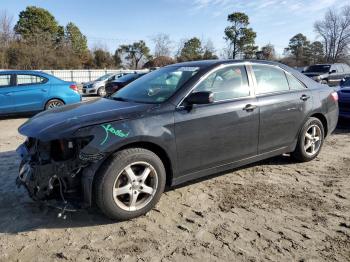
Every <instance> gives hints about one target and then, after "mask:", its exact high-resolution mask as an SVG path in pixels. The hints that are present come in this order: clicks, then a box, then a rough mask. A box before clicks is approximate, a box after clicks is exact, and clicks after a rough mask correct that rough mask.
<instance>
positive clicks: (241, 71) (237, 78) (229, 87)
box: [195, 65, 250, 101]
mask: <svg viewBox="0 0 350 262" xmlns="http://www.w3.org/2000/svg"><path fill="white" fill-rule="evenodd" d="M199 91H210V92H212V93H213V94H214V101H224V100H230V99H236V98H241V97H247V96H249V95H250V90H249V85H248V77H247V72H246V69H245V66H243V65H242V66H230V67H225V68H222V69H219V70H217V71H215V72H213V73H211V74H210V75H209V76H208V77H207V78H206V79H205V80H203V81H202V82H201V83H200V84H199V85H198V86H197V87H196V89H195V92H199Z"/></svg>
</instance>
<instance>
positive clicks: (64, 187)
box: [18, 112, 176, 206]
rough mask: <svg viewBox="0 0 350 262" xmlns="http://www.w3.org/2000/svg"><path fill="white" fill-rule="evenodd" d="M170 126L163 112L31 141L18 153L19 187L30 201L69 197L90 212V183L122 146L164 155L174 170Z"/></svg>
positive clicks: (171, 130) (169, 118)
mask: <svg viewBox="0 0 350 262" xmlns="http://www.w3.org/2000/svg"><path fill="white" fill-rule="evenodd" d="M173 126H174V119H173V114H172V113H170V112H169V113H166V114H161V115H151V116H148V117H141V118H136V119H128V120H118V121H110V122H105V123H100V124H95V125H91V126H86V127H82V128H79V129H78V130H77V131H75V132H74V133H73V134H72V135H71V136H70V137H69V138H62V139H58V140H52V141H40V140H38V139H35V138H34V139H33V138H31V139H30V140H33V141H35V142H33V141H32V142H26V143H25V148H20V149H19V150H18V151H19V153H20V154H21V156H22V162H24V164H26V168H22V172H23V174H22V175H21V174H20V177H19V180H21V181H19V182H20V184H24V185H25V186H26V187H27V189H28V191H29V192H30V195H31V196H32V197H33V198H34V199H36V200H43V199H46V198H47V197H48V196H51V195H52V194H53V193H55V196H56V199H57V198H60V199H62V200H64V201H65V200H67V195H69V194H70V193H72V194H73V195H75V197H76V198H78V199H79V200H78V201H79V202H80V203H81V202H83V203H84V206H90V205H91V200H92V197H91V196H92V188H93V180H94V177H95V176H96V173H97V172H98V170H99V167H100V166H101V164H102V163H103V162H104V161H105V160H106V159H107V158H108V157H109V156H110V155H111V154H113V153H114V152H116V151H117V150H119V149H120V148H122V147H124V146H128V145H129V144H133V143H137V142H146V141H148V142H150V143H154V144H157V145H159V146H160V147H162V148H164V151H165V152H167V153H169V158H171V159H172V160H174V163H173V164H174V166H173V168H175V166H176V160H175V159H176V148H175V138H174V130H173ZM24 149H25V150H24ZM27 149H28V150H27ZM27 173H30V175H27Z"/></svg>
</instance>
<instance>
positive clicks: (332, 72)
mask: <svg viewBox="0 0 350 262" xmlns="http://www.w3.org/2000/svg"><path fill="white" fill-rule="evenodd" d="M336 72H337V70H335V69H333V70H331V71H330V72H329V73H330V74H334V73H336Z"/></svg>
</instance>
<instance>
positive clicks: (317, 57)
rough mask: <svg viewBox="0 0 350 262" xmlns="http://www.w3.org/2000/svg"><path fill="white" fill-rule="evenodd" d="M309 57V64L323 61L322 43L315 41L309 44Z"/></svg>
mask: <svg viewBox="0 0 350 262" xmlns="http://www.w3.org/2000/svg"><path fill="white" fill-rule="evenodd" d="M309 50H310V59H311V61H310V62H311V64H317V63H323V62H324V57H325V52H324V47H323V44H322V43H321V42H319V41H315V42H313V43H311V45H310V48H309Z"/></svg>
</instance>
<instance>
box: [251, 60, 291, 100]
mask: <svg viewBox="0 0 350 262" xmlns="http://www.w3.org/2000/svg"><path fill="white" fill-rule="evenodd" d="M252 67H253V72H254V74H255V78H256V81H257V90H256V94H267V93H274V92H283V91H288V90H289V85H288V82H287V78H286V75H285V73H284V72H283V71H282V70H281V69H278V68H277V67H274V66H265V65H253V66H252Z"/></svg>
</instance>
